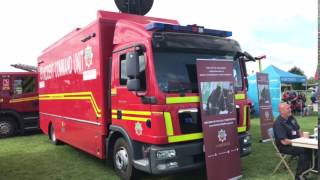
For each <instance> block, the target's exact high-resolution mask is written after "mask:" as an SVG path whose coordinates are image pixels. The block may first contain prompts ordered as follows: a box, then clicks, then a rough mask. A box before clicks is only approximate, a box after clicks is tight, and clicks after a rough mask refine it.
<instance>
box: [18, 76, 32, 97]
mask: <svg viewBox="0 0 320 180" xmlns="http://www.w3.org/2000/svg"><path fill="white" fill-rule="evenodd" d="M35 86H36V78H35V77H18V78H15V80H14V82H13V91H14V92H13V94H14V95H20V94H25V93H32V92H35Z"/></svg>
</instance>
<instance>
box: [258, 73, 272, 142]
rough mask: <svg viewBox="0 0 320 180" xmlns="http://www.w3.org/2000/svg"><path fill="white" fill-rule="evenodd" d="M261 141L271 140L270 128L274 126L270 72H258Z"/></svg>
mask: <svg viewBox="0 0 320 180" xmlns="http://www.w3.org/2000/svg"><path fill="white" fill-rule="evenodd" d="M257 88H258V100H259V114H260V131H261V141H262V142H265V141H268V140H270V137H269V134H268V129H269V128H272V126H273V115H272V104H271V98H270V89H269V78H268V74H265V73H257Z"/></svg>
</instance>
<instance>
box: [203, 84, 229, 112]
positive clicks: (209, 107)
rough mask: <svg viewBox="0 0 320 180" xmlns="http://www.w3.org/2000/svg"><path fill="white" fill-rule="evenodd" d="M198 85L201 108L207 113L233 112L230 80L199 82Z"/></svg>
mask: <svg viewBox="0 0 320 180" xmlns="http://www.w3.org/2000/svg"><path fill="white" fill-rule="evenodd" d="M200 85H201V90H202V92H201V96H202V108H203V110H204V111H205V112H206V114H207V115H217V114H233V113H235V111H234V108H235V105H234V97H233V85H232V83H231V82H229V81H224V82H201V83H200Z"/></svg>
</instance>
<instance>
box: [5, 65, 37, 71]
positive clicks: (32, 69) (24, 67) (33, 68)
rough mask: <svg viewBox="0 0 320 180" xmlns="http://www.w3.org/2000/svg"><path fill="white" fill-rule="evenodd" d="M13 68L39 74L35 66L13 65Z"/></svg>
mask: <svg viewBox="0 0 320 180" xmlns="http://www.w3.org/2000/svg"><path fill="white" fill-rule="evenodd" d="M11 66H12V67H15V68H17V69H22V70H25V71H28V72H37V67H35V66H30V65H26V64H11Z"/></svg>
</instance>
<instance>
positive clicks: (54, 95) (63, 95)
mask: <svg viewBox="0 0 320 180" xmlns="http://www.w3.org/2000/svg"><path fill="white" fill-rule="evenodd" d="M67 96H77V97H79V96H89V97H90V98H91V103H92V105H93V106H94V107H95V108H96V110H97V111H98V112H99V113H100V112H101V109H100V108H99V107H98V105H97V103H96V101H95V99H94V97H93V94H92V92H75V93H57V94H42V95H40V98H52V100H53V99H55V98H59V97H67Z"/></svg>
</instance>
